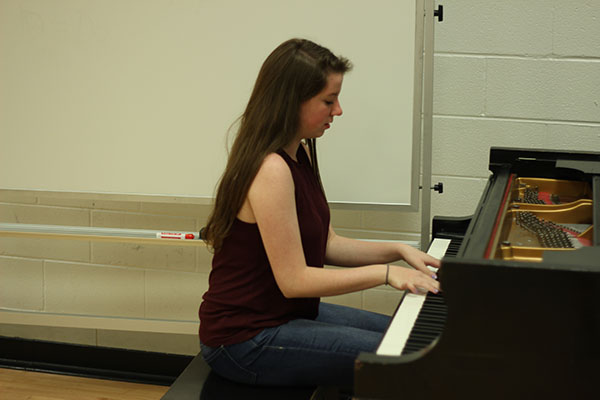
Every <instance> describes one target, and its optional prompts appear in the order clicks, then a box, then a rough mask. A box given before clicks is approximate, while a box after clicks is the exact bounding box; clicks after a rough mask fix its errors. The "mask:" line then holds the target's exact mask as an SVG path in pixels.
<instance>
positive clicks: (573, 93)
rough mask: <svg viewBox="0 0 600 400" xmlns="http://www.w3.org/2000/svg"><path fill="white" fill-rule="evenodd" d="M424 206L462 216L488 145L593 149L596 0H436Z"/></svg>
mask: <svg viewBox="0 0 600 400" xmlns="http://www.w3.org/2000/svg"><path fill="white" fill-rule="evenodd" d="M437 3H441V4H443V5H444V6H445V7H444V8H445V10H444V11H445V21H444V22H441V23H436V24H435V29H436V31H435V68H434V118H433V175H434V176H433V181H434V182H437V181H443V182H444V184H445V186H444V190H445V193H444V194H442V195H437V194H434V195H433V196H432V198H433V199H432V215H456V216H460V215H470V214H471V213H472V212H473V210H474V207H475V206H476V204H477V202H478V200H479V198H480V196H481V193H482V190H483V188H484V186H485V181H486V179H487V176H488V168H487V167H488V156H489V148H490V147H491V146H510V147H523V148H547V149H570V150H586V151H600V40H598V38H599V37H600V2H599V1H596V0H570V1H562V0H531V1H520V0H502V1H493V2H491V1H486V0H455V1H442V0H440V1H437Z"/></svg>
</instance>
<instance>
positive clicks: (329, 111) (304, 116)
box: [298, 73, 344, 139]
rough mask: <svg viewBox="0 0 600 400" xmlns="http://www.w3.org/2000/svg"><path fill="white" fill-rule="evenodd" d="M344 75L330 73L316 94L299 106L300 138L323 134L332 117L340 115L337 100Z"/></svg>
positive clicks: (315, 136)
mask: <svg viewBox="0 0 600 400" xmlns="http://www.w3.org/2000/svg"><path fill="white" fill-rule="evenodd" d="M343 79H344V75H343V74H340V73H332V74H329V76H328V77H327V84H326V85H325V88H324V89H323V90H321V92H319V93H318V94H317V95H316V96H314V97H312V98H310V99H308V100H307V101H305V102H304V103H302V105H301V106H300V130H299V132H298V135H299V138H300V139H312V138H318V137H321V136H323V133H325V130H326V129H329V127H330V126H331V123H332V122H333V117H335V116H338V115H342V107H341V106H340V102H339V100H338V96H339V94H340V91H341V90H342V81H343Z"/></svg>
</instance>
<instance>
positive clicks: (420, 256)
mask: <svg viewBox="0 0 600 400" xmlns="http://www.w3.org/2000/svg"><path fill="white" fill-rule="evenodd" d="M399 251H400V256H401V257H402V259H403V260H404V261H406V262H407V263H408V265H410V266H411V267H413V268H414V269H416V270H418V271H421V272H422V273H423V274H426V275H427V276H430V277H432V278H434V279H435V278H437V276H436V274H435V272H433V271H431V270H430V269H429V268H427V267H428V266H430V267H433V268H436V269H437V268H440V267H441V266H442V264H441V262H440V260H438V259H437V258H435V257H432V256H430V255H429V254H427V253H423V252H422V251H421V250H419V249H415V248H414V247H412V246H409V245H407V244H400V250H399Z"/></svg>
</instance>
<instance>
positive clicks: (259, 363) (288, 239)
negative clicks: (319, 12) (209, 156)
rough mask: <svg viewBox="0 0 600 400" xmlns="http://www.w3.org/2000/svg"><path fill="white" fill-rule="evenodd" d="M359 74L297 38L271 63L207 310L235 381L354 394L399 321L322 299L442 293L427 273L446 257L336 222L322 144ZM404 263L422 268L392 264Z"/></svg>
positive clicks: (232, 184)
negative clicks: (343, 232)
mask: <svg viewBox="0 0 600 400" xmlns="http://www.w3.org/2000/svg"><path fill="white" fill-rule="evenodd" d="M350 69H351V64H350V62H349V61H348V60H347V59H344V58H341V57H336V56H335V55H334V54H332V53H331V52H330V51H329V50H327V49H325V48H323V47H321V46H319V45H317V44H315V43H313V42H311V41H308V40H302V39H292V40H288V41H286V42H284V43H283V44H281V45H280V46H278V47H277V48H276V49H275V50H274V51H273V52H272V53H271V54H270V55H269V57H268V58H267V59H266V60H265V62H264V64H263V66H262V68H261V70H260V72H259V75H258V78H257V80H256V84H255V86H254V90H253V92H252V94H251V96H250V100H249V102H248V105H247V107H246V110H245V112H244V114H243V115H242V117H241V119H240V126H239V131H238V134H237V137H236V139H235V142H234V144H233V146H232V149H231V153H230V156H229V161H228V164H227V167H226V169H225V172H224V174H223V177H222V178H221V182H220V184H219V187H218V190H217V196H216V202H215V207H214V210H213V213H212V214H211V216H210V218H209V221H208V224H207V227H206V230H205V236H206V240H207V242H208V244H209V245H211V246H212V247H213V248H214V258H213V265H212V270H211V273H210V278H209V289H208V291H207V292H206V293H205V294H204V296H203V302H202V304H201V306H200V341H201V344H202V345H201V347H202V355H203V357H204V358H205V360H206V361H207V362H208V364H209V365H211V367H212V368H213V370H214V371H216V372H217V373H218V374H220V375H223V376H225V377H227V378H229V379H232V380H235V381H239V382H244V383H251V384H259V385H338V386H342V387H351V386H352V382H353V366H354V360H355V358H356V356H357V355H358V353H359V352H361V351H374V350H375V349H376V347H377V345H378V344H379V342H380V341H381V338H382V334H383V332H384V331H385V329H386V327H387V325H388V324H389V317H387V316H384V315H380V314H376V313H371V312H367V311H362V310H357V309H352V308H348V307H342V306H335V305H331V304H326V303H320V297H323V296H332V295H339V294H344V293H350V292H355V291H359V290H363V289H368V288H371V287H375V286H378V285H383V284H389V285H391V286H393V287H395V288H397V289H400V290H410V291H412V292H416V291H417V290H426V291H432V292H437V291H438V290H439V285H438V282H437V281H436V280H435V279H434V277H435V276H432V273H431V272H430V271H429V270H428V268H427V266H428V265H429V266H433V267H439V266H440V264H439V260H437V259H434V258H432V257H430V256H428V255H427V254H425V253H423V252H421V251H419V250H417V249H414V248H412V247H410V246H407V245H403V244H398V243H376V242H362V241H358V240H353V239H348V238H344V237H341V236H338V235H336V233H335V232H334V231H333V229H332V227H331V225H330V216H329V208H328V205H327V201H326V198H325V195H324V192H323V188H322V185H321V181H320V178H319V173H318V167H317V159H316V147H315V139H316V138H318V137H321V136H322V135H323V134H324V133H325V131H326V130H327V129H328V128H329V127H330V126H331V123H332V122H333V119H334V117H337V116H340V115H342V109H341V106H340V101H339V96H340V92H341V89H342V81H343V77H344V73H345V72H347V71H349V70H350ZM304 143H306V145H305V144H304ZM401 259H403V260H405V261H406V262H408V263H409V264H410V265H411V266H413V267H414V268H415V269H409V268H402V267H396V266H390V265H389V263H390V262H394V261H397V260H401ZM324 264H328V265H337V266H344V267H354V268H344V269H324V268H323V265H324Z"/></svg>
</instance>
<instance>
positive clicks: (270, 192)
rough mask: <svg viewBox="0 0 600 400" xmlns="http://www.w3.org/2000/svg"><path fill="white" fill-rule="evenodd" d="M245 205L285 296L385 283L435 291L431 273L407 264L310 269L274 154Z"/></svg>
mask: <svg viewBox="0 0 600 400" xmlns="http://www.w3.org/2000/svg"><path fill="white" fill-rule="evenodd" d="M248 203H249V206H250V209H251V214H252V215H253V219H254V220H256V223H257V224H258V229H259V230H260V234H261V237H262V240H263V243H264V245H265V250H266V252H267V256H268V258H269V262H270V263H271V268H272V269H273V274H274V276H275V280H276V281H277V285H278V286H279V288H280V290H281V291H282V293H283V294H284V296H286V297H290V298H291V297H321V296H332V295H338V294H344V293H350V292H355V291H358V290H363V289H368V288H371V287H374V286H378V285H382V284H384V283H385V282H386V276H387V279H388V281H389V283H390V284H391V285H392V286H394V287H396V288H398V289H402V290H404V289H409V290H411V291H416V290H417V289H416V288H423V289H425V290H431V291H436V290H437V289H438V288H439V284H438V283H437V282H436V281H435V280H433V279H432V278H431V277H429V276H427V275H425V274H423V273H421V272H419V271H416V270H411V269H408V268H400V267H390V268H389V273H388V267H386V265H384V264H378V265H368V266H364V267H358V268H352V269H343V270H338V269H324V268H311V267H309V266H307V265H306V260H305V258H304V252H303V249H302V241H301V238H300V228H299V226H298V219H297V214H296V202H295V197H294V181H293V178H292V175H291V172H290V170H289V167H288V166H287V164H286V163H285V161H284V160H283V159H282V158H281V157H280V156H279V155H277V154H270V155H268V156H267V157H266V158H265V160H264V161H263V164H262V166H261V167H260V169H259V171H258V173H257V175H256V177H255V179H254V181H253V182H252V185H251V186H250V190H249V192H248Z"/></svg>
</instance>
